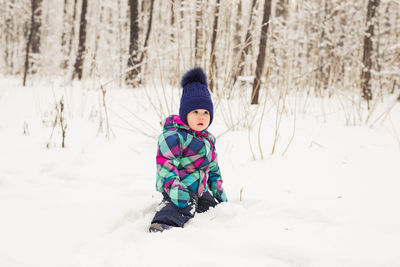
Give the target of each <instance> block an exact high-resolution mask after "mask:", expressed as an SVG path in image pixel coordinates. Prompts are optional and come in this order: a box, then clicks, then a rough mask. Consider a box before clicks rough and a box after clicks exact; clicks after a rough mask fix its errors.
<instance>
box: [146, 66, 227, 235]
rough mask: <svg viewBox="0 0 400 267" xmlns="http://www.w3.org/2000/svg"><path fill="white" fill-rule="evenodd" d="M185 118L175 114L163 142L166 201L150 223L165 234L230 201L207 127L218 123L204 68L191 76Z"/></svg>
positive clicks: (186, 81) (161, 187) (160, 170)
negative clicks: (214, 115) (213, 122)
mask: <svg viewBox="0 0 400 267" xmlns="http://www.w3.org/2000/svg"><path fill="white" fill-rule="evenodd" d="M181 86H182V88H183V93H182V97H181V102H180V107H179V116H178V115H171V116H169V117H168V118H167V119H166V120H165V123H164V128H163V133H162V134H161V135H160V136H159V138H158V151H157V157H156V160H157V182H156V188H157V191H160V192H161V193H162V194H163V200H162V202H161V204H160V207H159V208H158V210H157V213H156V214H155V216H154V218H153V220H152V223H151V225H150V228H149V231H150V232H162V231H164V230H166V229H170V228H172V227H183V225H184V224H185V223H186V222H187V221H188V220H190V219H191V218H193V217H194V215H195V213H196V212H205V211H207V210H208V209H209V208H210V207H215V206H216V205H217V204H218V203H220V202H226V201H227V199H226V195H225V191H224V189H223V188H222V178H221V173H220V170H219V167H218V163H217V154H216V152H215V137H214V136H213V135H212V134H211V133H209V132H208V131H207V130H206V129H207V128H208V126H209V125H210V124H211V123H212V120H213V103H212V100H211V96H210V93H209V91H208V87H207V76H206V74H205V73H204V71H203V70H202V69H201V68H194V69H191V70H189V71H188V72H186V73H185V74H184V75H183V77H182V81H181Z"/></svg>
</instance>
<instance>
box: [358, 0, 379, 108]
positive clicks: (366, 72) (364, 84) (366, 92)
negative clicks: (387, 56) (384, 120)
mask: <svg viewBox="0 0 400 267" xmlns="http://www.w3.org/2000/svg"><path fill="white" fill-rule="evenodd" d="M378 5H379V0H368V9H367V21H366V24H367V27H368V29H367V32H366V33H365V35H364V54H363V59H362V61H363V69H362V72H361V89H362V97H363V98H364V99H365V100H367V104H368V109H369V101H370V100H372V91H371V84H370V80H371V68H372V51H373V43H372V38H373V36H374V18H375V11H376V9H377V7H378Z"/></svg>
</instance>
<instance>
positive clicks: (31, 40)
mask: <svg viewBox="0 0 400 267" xmlns="http://www.w3.org/2000/svg"><path fill="white" fill-rule="evenodd" d="M41 16H42V1H41V0H32V1H31V25H30V30H29V35H28V41H27V43H26V50H25V69H24V78H23V82H22V84H23V86H25V84H26V78H27V76H28V72H29V69H32V67H33V62H30V57H31V54H33V55H36V56H37V55H39V52H40V26H41ZM34 71H35V70H33V72H34Z"/></svg>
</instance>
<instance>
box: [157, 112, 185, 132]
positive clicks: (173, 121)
mask: <svg viewBox="0 0 400 267" xmlns="http://www.w3.org/2000/svg"><path fill="white" fill-rule="evenodd" d="M172 128H180V129H185V130H188V131H190V130H191V129H190V127H189V125H187V124H186V123H184V122H183V121H182V120H181V118H180V117H179V116H178V115H170V116H168V117H167V118H166V119H165V122H164V126H163V130H164V131H166V130H169V129H172Z"/></svg>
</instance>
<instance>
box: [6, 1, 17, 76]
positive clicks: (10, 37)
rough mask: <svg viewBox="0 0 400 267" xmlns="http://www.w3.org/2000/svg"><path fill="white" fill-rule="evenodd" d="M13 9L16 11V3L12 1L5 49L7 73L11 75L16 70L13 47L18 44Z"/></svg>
mask: <svg viewBox="0 0 400 267" xmlns="http://www.w3.org/2000/svg"><path fill="white" fill-rule="evenodd" d="M13 9H14V1H10V3H9V4H7V7H6V20H5V32H4V35H5V48H4V62H5V63H6V73H7V74H11V73H13V69H14V61H13V55H14V51H13V47H14V45H15V43H16V40H15V37H14V34H15V33H14V20H13V19H14V16H13Z"/></svg>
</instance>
